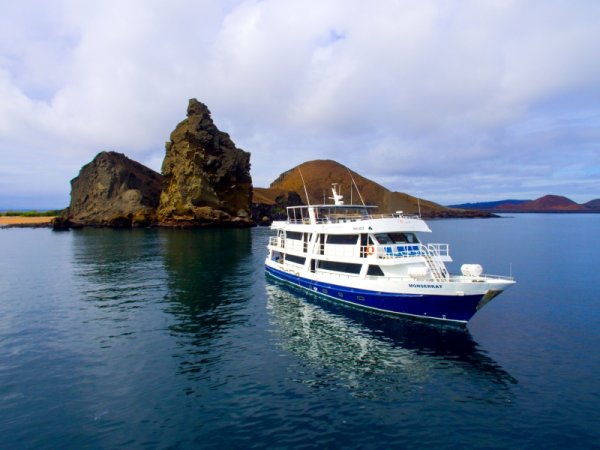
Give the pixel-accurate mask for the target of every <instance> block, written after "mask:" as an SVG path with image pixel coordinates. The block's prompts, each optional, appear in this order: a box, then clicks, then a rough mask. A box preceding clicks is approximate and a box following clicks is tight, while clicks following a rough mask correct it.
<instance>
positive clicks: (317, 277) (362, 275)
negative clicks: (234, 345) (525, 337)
mask: <svg viewBox="0 0 600 450" xmlns="http://www.w3.org/2000/svg"><path fill="white" fill-rule="evenodd" d="M332 193H333V197H332V200H333V204H322V205H308V206H292V207H288V208H287V220H285V221H277V222H273V224H272V226H271V228H272V229H273V230H274V231H275V232H276V235H275V236H271V237H270V238H269V244H268V256H267V258H266V260H265V269H266V271H267V273H268V274H269V275H270V276H272V277H275V278H277V279H279V280H282V281H285V282H287V283H290V284H292V285H295V286H298V287H301V288H303V289H306V290H308V291H311V292H314V293H316V294H319V295H321V296H324V297H327V298H329V299H334V300H336V301H339V302H343V303H348V304H352V305H354V306H358V307H362V308H367V309H370V310H376V311H379V312H385V313H390V314H397V315H402V316H410V317H415V318H423V319H432V320H439V321H446V322H454V323H460V324H466V323H467V321H468V320H469V319H470V318H471V317H473V315H474V314H475V313H476V312H477V311H478V310H479V309H481V308H482V307H483V306H484V305H485V304H486V303H488V302H489V301H490V300H491V299H492V298H494V297H496V296H497V295H498V294H500V293H501V292H502V291H504V290H505V289H506V288H508V287H509V286H511V285H512V284H514V283H515V281H514V280H513V278H512V277H502V276H496V275H484V274H483V269H482V267H481V266H480V265H479V264H463V265H462V267H461V274H460V275H451V274H450V273H448V270H447V269H446V266H445V264H444V263H446V262H450V261H452V258H451V257H450V252H449V246H448V244H425V243H422V242H421V240H420V239H419V235H420V234H421V233H430V232H431V230H430V229H429V227H428V226H427V224H426V223H425V222H424V221H423V220H422V219H421V218H420V217H419V216H411V215H406V214H403V213H402V212H397V213H396V214H374V213H373V211H374V208H376V207H375V206H365V205H344V202H343V200H342V196H341V195H339V194H338V192H337V190H336V187H335V185H334V186H333V188H332Z"/></svg>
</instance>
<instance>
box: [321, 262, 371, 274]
mask: <svg viewBox="0 0 600 450" xmlns="http://www.w3.org/2000/svg"><path fill="white" fill-rule="evenodd" d="M319 268H321V269H325V270H333V271H335V272H345V273H352V274H359V273H360V268H361V264H353V263H343V262H336V261H319Z"/></svg>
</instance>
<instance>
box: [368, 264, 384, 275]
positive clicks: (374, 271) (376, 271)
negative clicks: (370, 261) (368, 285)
mask: <svg viewBox="0 0 600 450" xmlns="http://www.w3.org/2000/svg"><path fill="white" fill-rule="evenodd" d="M367 275H369V276H371V277H382V276H383V275H384V273H383V271H382V270H381V267H379V266H371V265H370V266H369V269H368V270H367Z"/></svg>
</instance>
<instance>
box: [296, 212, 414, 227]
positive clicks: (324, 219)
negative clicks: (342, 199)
mask: <svg viewBox="0 0 600 450" xmlns="http://www.w3.org/2000/svg"><path fill="white" fill-rule="evenodd" d="M420 218H421V217H420V216H418V215H416V214H404V213H394V214H325V215H323V214H321V215H316V216H315V219H314V223H315V224H319V225H322V224H328V223H347V222H361V221H364V220H373V219H420ZM287 221H288V223H290V224H294V225H310V224H311V220H310V218H309V217H290V216H288V219H287Z"/></svg>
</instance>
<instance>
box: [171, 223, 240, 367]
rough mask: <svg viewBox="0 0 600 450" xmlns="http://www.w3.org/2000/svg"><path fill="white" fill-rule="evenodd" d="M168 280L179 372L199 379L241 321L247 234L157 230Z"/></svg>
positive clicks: (217, 356) (232, 230) (218, 355)
mask: <svg viewBox="0 0 600 450" xmlns="http://www.w3.org/2000/svg"><path fill="white" fill-rule="evenodd" d="M161 236H162V238H163V260H164V267H165V270H166V275H167V287H168V289H167V293H166V295H165V300H166V301H167V302H168V306H167V308H166V311H167V312H169V313H170V314H172V315H173V316H174V317H175V318H176V321H175V322H174V323H173V324H171V325H170V326H169V330H170V333H171V335H173V336H175V337H176V338H177V346H178V347H179V348H181V351H177V352H176V354H175V355H174V356H175V357H176V358H178V359H180V360H181V361H180V371H181V372H182V373H186V374H189V375H191V376H192V378H201V377H203V376H205V375H206V374H207V371H208V369H209V368H210V367H211V366H212V365H213V364H215V363H216V362H217V361H218V360H219V359H220V358H221V356H222V354H223V351H224V350H225V349H224V348H223V346H226V345H227V342H225V341H216V340H215V338H216V337H219V336H221V335H222V334H223V333H224V332H225V331H226V330H227V329H229V328H230V327H232V326H234V325H236V324H238V323H240V322H243V321H244V320H246V317H245V316H244V312H243V308H240V304H242V303H244V302H247V301H248V300H249V297H250V294H249V287H250V286H251V284H252V282H251V279H250V276H249V273H250V270H251V264H250V261H249V259H250V258H251V244H252V241H251V233H250V230H247V229H230V230H227V229H225V230H211V229H206V230H194V229H191V230H161Z"/></svg>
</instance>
